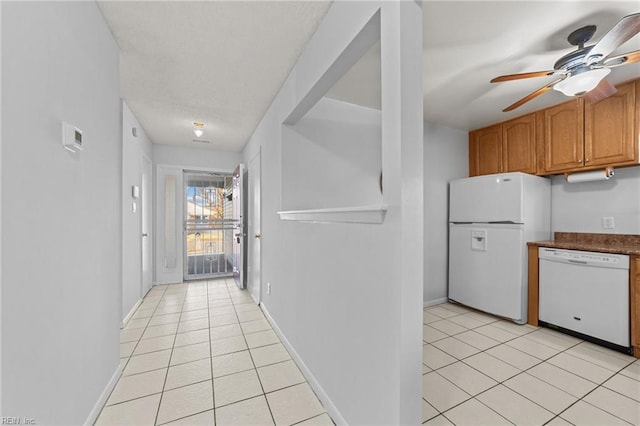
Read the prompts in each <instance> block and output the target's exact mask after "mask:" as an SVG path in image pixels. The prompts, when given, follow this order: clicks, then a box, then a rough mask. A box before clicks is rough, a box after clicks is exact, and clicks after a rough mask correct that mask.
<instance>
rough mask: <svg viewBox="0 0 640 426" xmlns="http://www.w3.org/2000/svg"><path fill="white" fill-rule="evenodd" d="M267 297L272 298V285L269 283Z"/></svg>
mask: <svg viewBox="0 0 640 426" xmlns="http://www.w3.org/2000/svg"><path fill="white" fill-rule="evenodd" d="M267 295H268V296H271V283H267Z"/></svg>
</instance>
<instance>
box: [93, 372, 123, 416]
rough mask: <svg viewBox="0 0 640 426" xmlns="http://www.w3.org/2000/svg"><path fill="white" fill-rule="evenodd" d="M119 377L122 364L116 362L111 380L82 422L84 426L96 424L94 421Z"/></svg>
mask: <svg viewBox="0 0 640 426" xmlns="http://www.w3.org/2000/svg"><path fill="white" fill-rule="evenodd" d="M121 375H122V364H121V363H120V362H118V367H116V371H114V373H113V375H112V376H111V379H110V380H109V383H107V386H106V387H105V388H104V390H103V391H102V393H101V394H100V398H98V400H97V401H96V404H95V405H94V406H93V409H92V410H91V412H90V413H89V416H88V417H87V420H85V422H84V425H85V426H91V425H93V424H94V423H95V422H96V420H98V416H99V415H100V413H101V412H102V408H103V407H104V405H105V404H106V403H107V399H109V396H110V395H111V392H112V391H113V388H115V387H116V384H117V383H118V379H120V376H121Z"/></svg>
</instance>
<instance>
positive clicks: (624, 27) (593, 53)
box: [585, 13, 640, 63]
mask: <svg viewBox="0 0 640 426" xmlns="http://www.w3.org/2000/svg"><path fill="white" fill-rule="evenodd" d="M638 32H640V13H634V14H632V15H627V16H625V17H624V18H622V19H621V20H619V21H618V23H617V24H616V25H615V26H614V27H613V28H611V30H609V32H608V33H606V34H605V35H604V36H603V37H602V38H601V39H600V41H599V42H597V43H596V44H595V45H594V46H593V47H592V48H591V50H590V51H589V54H588V55H587V57H586V58H585V60H586V62H587V63H593V62H594V61H595V62H600V61H601V60H602V59H604V58H606V57H607V56H609V55H610V54H611V52H613V51H614V50H616V49H617V48H618V46H620V45H622V44H623V43H624V42H626V41H627V40H629V39H630V38H631V37H633V36H635V35H636V34H638Z"/></svg>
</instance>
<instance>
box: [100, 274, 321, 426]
mask: <svg viewBox="0 0 640 426" xmlns="http://www.w3.org/2000/svg"><path fill="white" fill-rule="evenodd" d="M120 363H121V366H122V369H123V373H122V376H121V378H120V380H119V381H118V383H117V385H116V387H115V388H114V390H113V392H112V393H111V396H110V397H109V399H108V401H107V403H106V406H105V407H104V408H103V410H102V412H101V414H100V416H99V417H98V420H97V421H96V423H95V424H96V425H124V424H128V425H131V424H135V425H161V424H172V425H175V424H189V425H200V424H202V425H205V424H206V425H212V424H214V422H215V424H217V425H225V424H260V425H269V424H277V425H293V424H314V425H333V422H332V421H331V419H330V418H329V416H328V415H327V414H326V413H325V410H324V408H323V407H322V405H321V404H320V402H319V401H318V399H317V398H316V396H315V394H314V393H313V391H312V390H311V388H310V387H309V385H308V384H307V382H306V381H305V378H304V376H303V375H302V374H301V373H300V371H299V370H298V368H297V366H296V364H295V363H294V361H293V360H292V359H291V357H290V356H289V354H288V353H287V351H286V349H285V348H284V346H283V345H282V344H281V343H280V340H279V339H278V337H277V335H276V334H275V332H274V331H273V330H272V329H271V326H270V325H269V323H268V322H267V320H266V319H265V318H264V315H263V314H262V311H261V310H260V308H259V307H258V306H256V304H255V302H254V301H253V299H251V297H250V296H249V294H248V293H247V292H245V291H242V290H240V289H238V288H237V287H236V285H235V283H234V282H233V279H224V278H223V279H216V280H209V281H198V282H192V283H184V284H178V285H162V286H155V287H153V288H152V289H151V291H149V293H148V294H147V295H146V297H145V298H144V300H143V302H142V304H141V305H140V306H139V307H138V309H137V310H136V313H135V314H134V315H133V317H132V318H131V319H130V320H129V321H128V323H127V325H126V327H125V328H124V329H123V330H122V331H121V338H120Z"/></svg>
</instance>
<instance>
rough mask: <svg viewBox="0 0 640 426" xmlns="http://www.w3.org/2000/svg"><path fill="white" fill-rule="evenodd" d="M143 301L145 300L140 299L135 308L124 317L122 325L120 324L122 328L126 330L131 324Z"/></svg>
mask: <svg viewBox="0 0 640 426" xmlns="http://www.w3.org/2000/svg"><path fill="white" fill-rule="evenodd" d="M142 299H143V298H142V297H141V298H140V299H138V301H137V302H136V304H135V305H133V308H131V310H130V311H129V313H128V314H127V315H126V316H125V317H124V319H123V320H122V323H120V328H124V327H125V326H126V325H127V323H128V322H129V320H130V319H131V317H132V316H133V314H134V313H135V312H136V309H138V306H140V304H141V303H142Z"/></svg>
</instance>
